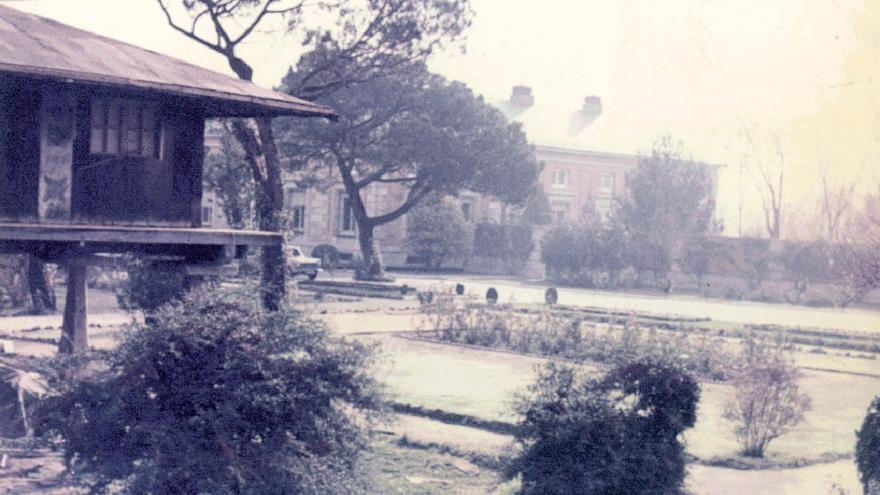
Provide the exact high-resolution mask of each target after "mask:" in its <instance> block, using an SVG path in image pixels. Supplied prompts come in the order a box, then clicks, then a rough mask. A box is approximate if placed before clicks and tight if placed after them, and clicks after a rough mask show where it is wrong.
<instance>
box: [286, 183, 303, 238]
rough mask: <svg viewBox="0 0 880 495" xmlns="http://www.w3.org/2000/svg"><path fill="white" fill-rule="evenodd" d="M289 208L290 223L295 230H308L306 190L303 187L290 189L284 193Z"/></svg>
mask: <svg viewBox="0 0 880 495" xmlns="http://www.w3.org/2000/svg"><path fill="white" fill-rule="evenodd" d="M284 199H285V201H286V202H287V209H288V211H289V212H290V224H291V228H292V229H293V231H294V232H305V230H306V192H305V191H304V190H301V189H290V190H288V191H287V194H285V195H284Z"/></svg>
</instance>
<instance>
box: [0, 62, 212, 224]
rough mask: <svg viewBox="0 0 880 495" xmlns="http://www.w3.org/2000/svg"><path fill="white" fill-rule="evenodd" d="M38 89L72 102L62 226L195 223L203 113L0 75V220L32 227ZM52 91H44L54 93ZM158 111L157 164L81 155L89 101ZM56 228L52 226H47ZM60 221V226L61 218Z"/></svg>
mask: <svg viewBox="0 0 880 495" xmlns="http://www.w3.org/2000/svg"><path fill="white" fill-rule="evenodd" d="M44 88H58V90H59V91H70V92H73V93H74V95H75V98H76V102H77V104H76V116H75V121H76V124H75V127H76V131H75V135H74V141H73V163H72V167H73V184H72V191H71V199H70V201H71V213H70V221H71V222H72V223H78V224H108V225H153V226H181V227H191V226H194V227H198V226H200V225H201V197H202V160H203V155H204V125H205V118H204V110H203V108H202V106H201V105H199V104H197V103H195V102H192V101H188V100H181V99H176V98H169V97H166V96H164V95H161V94H140V93H134V92H127V91H123V90H112V89H107V88H94V87H88V86H77V85H69V84H68V85H60V86H50V83H47V82H44V81H39V80H29V79H21V78H13V77H6V76H2V75H0V90H2V91H0V107H2V108H4V109H5V111H0V134H2V138H0V221H27V222H35V221H39V208H38V206H39V199H38V195H39V180H40V139H41V138H40V105H41V94H42V92H43V90H44ZM54 90H55V89H49V91H54ZM93 97H101V98H123V99H148V100H150V101H152V102H155V103H156V104H157V105H158V115H157V118H158V120H159V122H160V123H161V129H162V130H161V132H160V133H159V135H158V136H156V139H157V143H158V145H159V146H160V147H161V153H160V155H159V158H158V159H157V158H146V157H139V156H112V157H108V156H106V155H105V156H99V155H92V154H90V152H89V129H90V125H91V116H90V112H91V104H90V101H91V98H93ZM52 221H53V222H56V221H57V220H54V219H53V220H52ZM62 221H66V220H62Z"/></svg>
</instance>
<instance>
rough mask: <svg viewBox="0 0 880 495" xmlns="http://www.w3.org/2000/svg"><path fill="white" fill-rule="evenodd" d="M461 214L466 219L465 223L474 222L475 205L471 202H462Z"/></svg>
mask: <svg viewBox="0 0 880 495" xmlns="http://www.w3.org/2000/svg"><path fill="white" fill-rule="evenodd" d="M461 214H462V216H463V217H464V220H465V222H473V221H474V205H473V203H471V202H470V201H462V202H461Z"/></svg>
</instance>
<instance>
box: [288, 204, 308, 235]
mask: <svg viewBox="0 0 880 495" xmlns="http://www.w3.org/2000/svg"><path fill="white" fill-rule="evenodd" d="M290 218H291V223H292V224H293V230H294V231H296V232H303V231H305V230H306V207H305V206H304V205H300V206H294V207H293V208H292V209H291V214H290Z"/></svg>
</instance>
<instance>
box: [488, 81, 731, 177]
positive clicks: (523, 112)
mask: <svg viewBox="0 0 880 495" xmlns="http://www.w3.org/2000/svg"><path fill="white" fill-rule="evenodd" d="M488 101H489V102H490V103H492V104H493V105H494V106H495V107H497V108H498V109H500V110H501V111H502V112H503V113H504V114H505V115H506V116H507V118H508V119H510V120H511V121H513V122H518V123H520V124H521V125H522V128H523V131H525V133H526V136H527V137H528V139H529V141H530V142H531V143H532V144H534V145H536V146H539V147H543V148H547V149H551V150H552V149H555V150H557V151H560V152H561V151H562V150H569V151H571V152H580V153H589V154H595V155H602V156H604V157H607V158H620V159H625V158H627V157H629V158H633V157H635V156H638V155H645V154H650V153H651V149H652V147H653V146H654V144H655V142H657V141H658V140H659V139H660V138H662V137H664V136H665V135H671V136H672V137H673V138H677V137H680V136H689V137H690V139H689V140H688V141H687V142H685V143H684V145H685V149H684V151H685V153H686V155H687V157H688V158H691V157H692V158H693V159H694V160H695V161H697V162H698V163H702V164H704V165H709V166H713V167H718V166H719V165H714V164H713V163H710V162H715V163H717V161H719V159H723V154H721V153H718V151H719V150H718V149H717V148H718V146H717V145H718V142H719V139H718V138H719V135H720V134H719V132H717V131H718V130H717V129H714V128H709V127H707V126H705V125H704V126H695V125H694V123H695V122H693V121H692V120H693V117H695V116H690V115H688V116H685V117H680V116H678V114H680V113H681V112H672V111H668V110H669V109H668V108H667V106H665V103H664V105H660V104H658V105H657V106H656V107H655V108H654V111H653V112H649V111H647V110H646V109H645V108H642V107H641V106H640V105H642V103H640V102H637V101H631V100H630V99H628V98H627V97H626V95H621V94H612V95H611V96H610V97H605V96H604V95H603V96H602V97H601V98H600V97H598V96H592V95H588V94H584V92H582V91H578V90H577V88H571V87H569V86H568V85H566V84H565V81H559V82H558V84H557V85H556V86H547V85H544V86H539V87H535V88H532V87H528V86H515V87H514V88H513V92H512V93H508V94H507V95H501V94H498V93H495V94H493V95H490V96H489V97H488ZM661 103H663V102H661ZM661 110H662V111H661ZM696 118H697V119H698V118H699V116H696ZM695 129H696V130H695Z"/></svg>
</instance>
